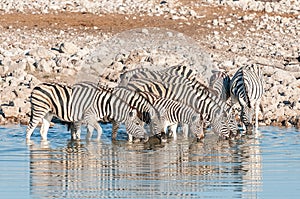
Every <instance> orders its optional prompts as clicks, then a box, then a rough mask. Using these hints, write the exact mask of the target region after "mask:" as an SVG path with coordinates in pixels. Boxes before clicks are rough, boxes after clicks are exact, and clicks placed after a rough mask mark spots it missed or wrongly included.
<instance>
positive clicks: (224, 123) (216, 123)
mask: <svg viewBox="0 0 300 199" xmlns="http://www.w3.org/2000/svg"><path fill="white" fill-rule="evenodd" d="M211 127H212V130H213V131H214V132H215V133H216V134H218V135H219V136H220V137H222V138H224V139H230V138H233V137H236V136H237V135H239V128H238V125H237V122H236V119H235V117H234V114H232V113H231V111H229V112H228V113H225V112H224V113H223V114H221V115H220V117H218V118H216V119H214V120H213V121H212V123H211Z"/></svg>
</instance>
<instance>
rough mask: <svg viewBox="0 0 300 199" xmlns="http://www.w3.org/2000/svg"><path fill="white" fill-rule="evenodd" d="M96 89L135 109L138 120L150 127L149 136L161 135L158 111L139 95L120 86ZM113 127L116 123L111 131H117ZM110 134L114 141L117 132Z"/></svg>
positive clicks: (101, 86)
mask: <svg viewBox="0 0 300 199" xmlns="http://www.w3.org/2000/svg"><path fill="white" fill-rule="evenodd" d="M98 87H100V88H102V89H105V90H107V91H109V92H111V93H112V94H113V95H116V96H117V97H119V98H121V99H122V100H124V101H125V102H126V103H127V104H129V105H130V106H132V107H134V108H136V109H137V111H138V113H140V114H141V115H140V116H139V118H141V121H142V122H145V123H146V124H148V125H149V126H150V131H151V134H153V135H158V134H160V133H161V129H162V124H161V119H160V114H159V111H157V109H156V108H155V107H153V105H152V104H151V103H150V102H149V100H148V99H146V98H145V97H144V96H142V95H141V94H140V93H138V92H136V91H134V90H130V89H128V88H126V87H122V86H118V87H115V88H107V87H106V86H103V85H98ZM115 125H118V123H116V122H115V123H113V129H117V127H115ZM112 133H113V139H115V138H116V135H117V132H115V131H113V132H112Z"/></svg>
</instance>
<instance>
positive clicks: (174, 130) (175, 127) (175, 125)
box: [170, 124, 177, 140]
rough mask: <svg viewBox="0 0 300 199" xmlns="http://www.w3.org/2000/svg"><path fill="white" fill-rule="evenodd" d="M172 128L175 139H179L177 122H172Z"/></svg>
mask: <svg viewBox="0 0 300 199" xmlns="http://www.w3.org/2000/svg"><path fill="white" fill-rule="evenodd" d="M170 130H171V132H172V134H173V138H174V140H177V132H176V131H177V124H172V125H171V126H170Z"/></svg>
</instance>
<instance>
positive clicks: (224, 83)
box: [209, 71, 230, 102]
mask: <svg viewBox="0 0 300 199" xmlns="http://www.w3.org/2000/svg"><path fill="white" fill-rule="evenodd" d="M209 88H211V89H212V90H213V91H214V92H215V94H216V95H217V96H220V98H221V99H222V100H223V101H224V102H227V100H228V99H229V97H230V77H229V75H228V74H227V73H226V72H224V71H213V75H212V76H211V77H210V80H209Z"/></svg>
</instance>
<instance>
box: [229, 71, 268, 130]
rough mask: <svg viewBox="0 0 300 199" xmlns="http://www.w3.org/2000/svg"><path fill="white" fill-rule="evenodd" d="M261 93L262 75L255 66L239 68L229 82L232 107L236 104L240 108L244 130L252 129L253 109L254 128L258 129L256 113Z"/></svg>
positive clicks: (262, 91) (262, 88) (262, 89)
mask: <svg viewBox="0 0 300 199" xmlns="http://www.w3.org/2000/svg"><path fill="white" fill-rule="evenodd" d="M263 93H264V87H263V75H262V72H261V69H260V68H259V67H258V66H256V65H246V66H242V67H240V68H239V69H238V70H237V72H236V73H235V74H234V76H233V77H232V79H231V81H230V95H231V100H232V105H233V104H235V103H237V102H238V103H239V105H240V106H241V114H240V117H241V120H242V122H243V124H244V126H245V127H246V130H251V129H252V126H253V125H252V116H253V110H254V109H255V128H256V129H257V128H258V111H259V105H260V100H261V97H262V95H263ZM245 127H244V128H245Z"/></svg>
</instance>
